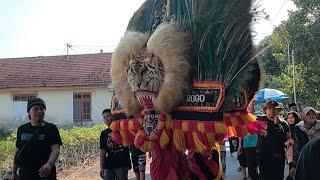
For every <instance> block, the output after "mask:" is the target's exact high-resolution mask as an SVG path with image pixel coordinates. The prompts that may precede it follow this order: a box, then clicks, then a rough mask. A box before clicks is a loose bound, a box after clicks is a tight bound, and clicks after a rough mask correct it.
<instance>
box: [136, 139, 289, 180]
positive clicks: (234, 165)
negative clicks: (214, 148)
mask: <svg viewBox="0 0 320 180" xmlns="http://www.w3.org/2000/svg"><path fill="white" fill-rule="evenodd" d="M227 146H228V144H227ZM226 166H227V169H226V175H225V178H224V179H225V180H242V179H243V176H242V173H240V172H238V171H237V169H238V167H239V161H238V160H237V155H236V153H234V156H233V157H231V155H230V151H229V149H228V147H227V155H226ZM287 175H288V166H286V167H285V176H284V177H287ZM146 177H147V178H146V179H147V180H151V177H150V174H149V172H147V176H146ZM130 180H134V179H133V178H132V179H130Z"/></svg>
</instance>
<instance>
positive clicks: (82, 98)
mask: <svg viewBox="0 0 320 180" xmlns="http://www.w3.org/2000/svg"><path fill="white" fill-rule="evenodd" d="M90 120H91V93H90V92H78V93H73V121H75V122H81V121H90Z"/></svg>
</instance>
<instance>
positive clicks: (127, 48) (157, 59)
mask: <svg viewBox="0 0 320 180" xmlns="http://www.w3.org/2000/svg"><path fill="white" fill-rule="evenodd" d="M189 44H190V39H189V36H188V34H187V33H185V32H181V31H178V30H177V29H176V28H175V27H174V25H172V24H168V23H163V24H161V25H159V27H158V28H157V29H156V30H155V31H154V32H153V33H152V34H151V35H150V36H148V35H147V34H146V33H140V32H131V31H128V32H126V34H125V36H124V37H123V38H122V39H121V41H120V43H119V45H118V46H117V48H116V50H115V52H114V53H113V56H112V61H111V63H112V67H111V77H112V82H113V85H114V89H115V92H116V94H117V96H118V97H119V99H120V101H121V102H122V105H123V108H124V110H125V112H126V113H127V114H128V115H138V114H139V113H140V112H141V110H142V109H144V108H146V107H148V108H155V109H157V110H158V111H160V112H162V113H165V114H168V113H170V112H171V111H172V110H174V108H175V107H176V106H177V105H178V104H179V103H180V102H181V101H182V100H183V96H184V94H185V93H186V91H187V89H188V87H189V84H188V78H189V77H188V76H189V72H190V64H189V58H190V55H189V52H190V46H189Z"/></svg>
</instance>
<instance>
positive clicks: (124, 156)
mask: <svg viewBox="0 0 320 180" xmlns="http://www.w3.org/2000/svg"><path fill="white" fill-rule="evenodd" d="M102 116H103V120H104V122H105V124H106V125H107V126H108V128H107V129H105V130H104V131H102V132H101V135H100V176H101V178H103V179H105V180H114V179H116V180H127V179H128V170H129V169H130V168H131V161H130V154H129V148H128V147H123V146H122V145H118V144H116V143H115V142H114V141H113V140H112V137H111V135H112V131H111V129H110V128H109V127H110V125H111V122H112V115H111V110H110V109H105V110H103V112H102Z"/></svg>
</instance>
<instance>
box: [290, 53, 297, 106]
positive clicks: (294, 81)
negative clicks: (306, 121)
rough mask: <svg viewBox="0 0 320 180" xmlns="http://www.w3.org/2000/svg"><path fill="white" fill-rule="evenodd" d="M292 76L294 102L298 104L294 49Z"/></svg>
mask: <svg viewBox="0 0 320 180" xmlns="http://www.w3.org/2000/svg"><path fill="white" fill-rule="evenodd" d="M291 53H292V66H293V70H292V77H293V100H294V103H296V104H297V94H296V72H295V65H294V50H292V52H291Z"/></svg>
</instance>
